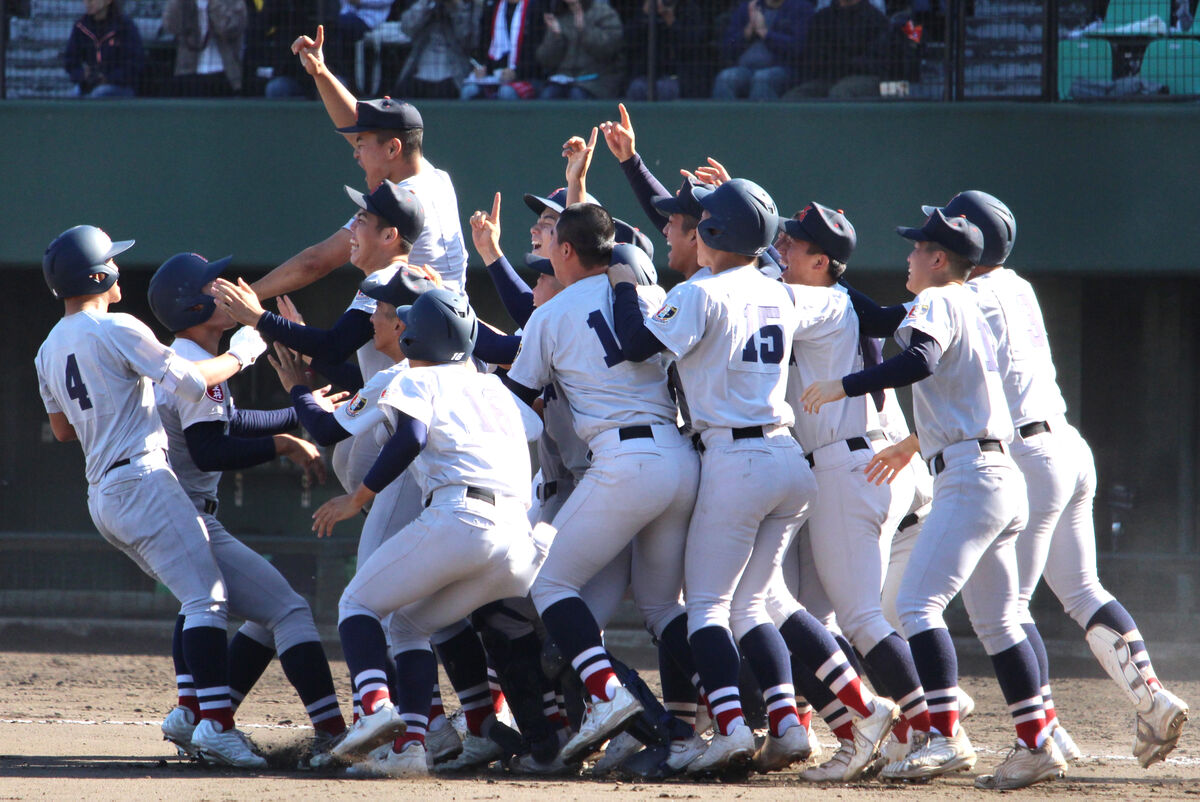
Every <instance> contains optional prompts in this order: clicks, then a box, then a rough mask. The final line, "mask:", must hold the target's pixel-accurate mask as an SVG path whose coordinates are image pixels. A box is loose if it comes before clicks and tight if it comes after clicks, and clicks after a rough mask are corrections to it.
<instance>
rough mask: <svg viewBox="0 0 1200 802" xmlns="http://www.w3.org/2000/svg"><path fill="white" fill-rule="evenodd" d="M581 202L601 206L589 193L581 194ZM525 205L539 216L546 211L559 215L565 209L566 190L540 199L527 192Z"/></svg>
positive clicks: (563, 188) (561, 189) (562, 188)
mask: <svg viewBox="0 0 1200 802" xmlns="http://www.w3.org/2000/svg"><path fill="white" fill-rule="evenodd" d="M583 202H584V203H594V204H596V205H597V206H601V205H603V204H601V203H600V201H598V200H596V197H595V196H594V195H592V193H590V192H585V193H583ZM525 205H526V206H528V207H529V208H530V209H531V210H533V213H534V214H538V215H540V214H541V213H542V212H544V211H546V210H547V209H549V210H550V211H552V212H558V213H559V214H561V213H562V210H563V209H565V208H567V188H566V187H559V188H558V189H556V190H554V191H553V192H551V193H550V194H549V195H547V196H546V197H542V196H541V195H532V194H530V193H528V192H527V193H525Z"/></svg>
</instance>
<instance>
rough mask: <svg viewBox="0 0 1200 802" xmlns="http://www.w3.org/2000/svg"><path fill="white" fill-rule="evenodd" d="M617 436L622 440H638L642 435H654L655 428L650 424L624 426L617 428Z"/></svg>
mask: <svg viewBox="0 0 1200 802" xmlns="http://www.w3.org/2000/svg"><path fill="white" fill-rule="evenodd" d="M617 437H619V438H620V439H621V442H625V441H626V440H638V439H640V438H642V437H654V430H653V429H651V428H650V427H649V426H622V427H621V428H620V429H617Z"/></svg>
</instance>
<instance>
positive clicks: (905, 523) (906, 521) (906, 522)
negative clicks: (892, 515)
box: [896, 512, 921, 532]
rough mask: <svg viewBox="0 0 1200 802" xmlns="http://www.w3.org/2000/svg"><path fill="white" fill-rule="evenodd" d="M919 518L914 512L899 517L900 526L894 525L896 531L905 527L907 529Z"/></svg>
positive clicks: (900, 530) (901, 530)
mask: <svg viewBox="0 0 1200 802" xmlns="http://www.w3.org/2000/svg"><path fill="white" fill-rule="evenodd" d="M919 520H921V519H920V518H918V517H917V514H916V513H915V512H910V513H909V514H908V515H905V516H904V517H903V518H901V519H900V526H898V527H896V531H897V532H903V531H904V530H905V529H908V527H910V526H912V525H913V524H915V523H916V522H917V521H919Z"/></svg>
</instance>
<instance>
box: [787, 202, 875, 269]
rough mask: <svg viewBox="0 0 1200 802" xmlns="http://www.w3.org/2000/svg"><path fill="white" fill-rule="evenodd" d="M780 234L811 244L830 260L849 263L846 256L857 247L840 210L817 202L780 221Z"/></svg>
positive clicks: (852, 231)
mask: <svg viewBox="0 0 1200 802" xmlns="http://www.w3.org/2000/svg"><path fill="white" fill-rule="evenodd" d="M783 233H785V234H787V235H788V236H789V237H791V238H793V239H798V240H804V241H805V242H811V243H812V244H813V245H816V246H817V247H818V248H820V249H821V250H822V251H824V252H825V255H826V256H828V257H829V258H830V259H834V260H836V261H839V262H848V261H850V254H852V253H854V246H855V245H857V244H858V235H857V234H856V233H855V232H854V226H852V225H851V224H850V221H849V220H847V219H846V215H845V214H844V213H843V212H842V210H841V209H830V208H829V207H828V206H822V205H821V204H819V203H810V204H808V205H807V206H805V207H804V209H803V210H801V212H800V215H799V217H797V218H795V219H791V220H784V221H783Z"/></svg>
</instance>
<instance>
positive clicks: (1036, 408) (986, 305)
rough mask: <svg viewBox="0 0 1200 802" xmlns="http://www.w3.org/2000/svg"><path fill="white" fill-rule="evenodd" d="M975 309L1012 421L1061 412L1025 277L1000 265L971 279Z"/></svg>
mask: <svg viewBox="0 0 1200 802" xmlns="http://www.w3.org/2000/svg"><path fill="white" fill-rule="evenodd" d="M967 288H968V289H970V290H972V291H974V293H975V299H976V300H977V301H978V302H979V310H980V311H981V312H983V317H984V319H985V320H987V322H988V326H989V327H990V328H991V330H992V334H994V335H995V337H996V361H997V364H998V365H999V366H1000V378H1001V380H1002V381H1003V382H1004V395H1005V397H1006V398H1007V399H1008V411H1009V413H1010V414H1011V415H1012V420H1013V425H1015V426H1017V427H1020V426H1024V425H1025V424H1026V423H1034V422H1036V421H1046V420H1050V419H1052V418H1055V417H1058V416H1060V415H1063V414H1064V413H1066V411H1067V402H1066V401H1064V400H1063V397H1062V391H1061V390H1059V388H1058V382H1057V380H1056V379H1057V373H1056V371H1055V369H1054V360H1053V358H1052V357H1051V355H1050V340H1049V338H1048V337H1047V336H1046V324H1045V322H1044V321H1043V320H1042V308H1041V306H1039V305H1038V301H1037V295H1035V294H1034V292H1033V287H1032V286H1031V285H1030V284H1029V282H1028V281H1026V280H1025V279H1023V278H1021V277H1020V276H1018V275H1017V274H1016V273H1014V272H1013V271H1011V270H1009V269H1008V268H1006V267H999V268H996V269H995V270H993V271H991V272H990V273H984V274H983V275H981V276H979V277H977V278H974V279H971V280H970V281H968V282H967Z"/></svg>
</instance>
